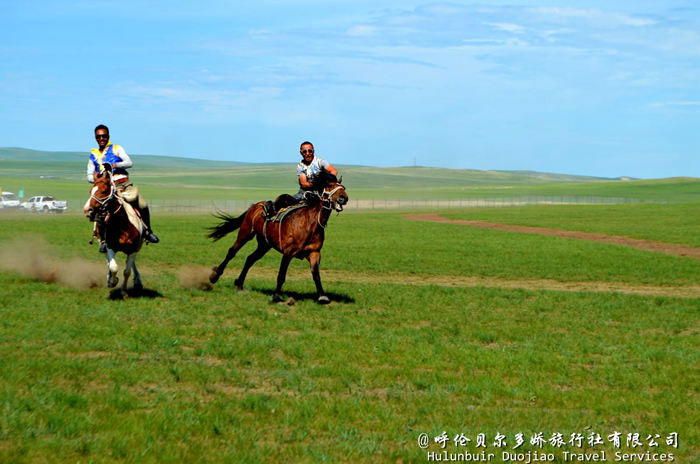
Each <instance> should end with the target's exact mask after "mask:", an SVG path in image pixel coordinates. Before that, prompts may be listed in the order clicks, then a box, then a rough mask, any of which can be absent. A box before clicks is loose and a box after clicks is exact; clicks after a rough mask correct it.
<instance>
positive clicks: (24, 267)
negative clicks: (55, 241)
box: [0, 237, 107, 289]
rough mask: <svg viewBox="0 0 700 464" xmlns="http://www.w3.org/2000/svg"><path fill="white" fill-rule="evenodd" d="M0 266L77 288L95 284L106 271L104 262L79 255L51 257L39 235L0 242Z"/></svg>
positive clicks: (99, 282)
mask: <svg viewBox="0 0 700 464" xmlns="http://www.w3.org/2000/svg"><path fill="white" fill-rule="evenodd" d="M0 269H2V270H3V271H9V272H15V273H17V274H20V275H22V276H25V277H28V278H30V279H35V280H39V281H41V282H49V283H58V284H61V285H66V286H68V287H73V288H77V289H86V288H94V287H99V286H100V285H101V283H102V282H103V281H104V280H105V275H106V274H107V269H106V266H105V265H104V264H103V265H100V264H97V263H94V262H91V261H88V260H85V259H80V258H73V259H70V260H63V259H59V258H54V257H53V256H51V253H50V250H49V247H48V246H47V244H46V242H45V240H44V239H43V238H41V237H27V239H26V240H23V241H12V242H3V243H0Z"/></svg>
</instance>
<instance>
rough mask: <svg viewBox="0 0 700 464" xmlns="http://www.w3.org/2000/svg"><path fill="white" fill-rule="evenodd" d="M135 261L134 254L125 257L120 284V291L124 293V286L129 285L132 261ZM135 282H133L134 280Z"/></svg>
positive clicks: (132, 266)
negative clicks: (122, 280) (122, 279)
mask: <svg viewBox="0 0 700 464" xmlns="http://www.w3.org/2000/svg"><path fill="white" fill-rule="evenodd" d="M135 260H136V253H131V254H130V255H127V256H126V265H125V266H124V282H122V291H124V292H126V286H127V284H128V283H129V277H130V276H131V269H132V268H134V267H135V266H134V261H135ZM134 281H135V280H134Z"/></svg>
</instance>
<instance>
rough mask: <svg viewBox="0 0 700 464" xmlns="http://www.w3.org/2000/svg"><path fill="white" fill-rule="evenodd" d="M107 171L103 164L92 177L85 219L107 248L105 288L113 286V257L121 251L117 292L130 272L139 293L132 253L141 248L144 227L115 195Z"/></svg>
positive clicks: (128, 206) (108, 171)
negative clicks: (94, 225) (121, 277)
mask: <svg viewBox="0 0 700 464" xmlns="http://www.w3.org/2000/svg"><path fill="white" fill-rule="evenodd" d="M111 171H112V169H111V167H110V166H109V165H107V164H105V170H104V171H103V172H102V173H100V174H96V175H95V183H94V184H93V186H92V189H91V190H90V203H89V209H88V214H89V219H90V220H91V221H95V222H96V223H97V228H98V229H99V230H101V232H102V234H103V236H104V239H105V242H106V244H107V267H108V272H107V286H108V287H110V288H112V287H115V286H116V285H117V283H118V282H119V278H118V277H117V271H118V270H119V269H118V266H117V261H116V259H115V255H116V253H117V252H119V251H121V252H122V253H124V254H125V255H126V265H125V267H124V281H123V282H122V286H121V290H122V292H126V286H127V282H128V281H129V276H130V275H131V272H132V271H133V272H134V288H136V289H141V288H143V284H142V283H141V274H140V273H139V271H138V269H137V268H136V253H138V252H139V250H140V249H141V245H142V244H143V238H144V237H143V233H144V230H145V226H144V224H143V221H142V220H141V218H140V217H139V216H138V214H137V213H136V212H135V210H134V208H133V207H132V206H131V205H130V204H129V203H127V202H126V201H125V200H124V199H123V198H122V197H121V195H120V194H119V191H118V189H117V187H116V186H115V184H114V182H113V181H112V175H111Z"/></svg>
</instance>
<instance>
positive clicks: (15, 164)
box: [0, 148, 614, 187]
mask: <svg viewBox="0 0 700 464" xmlns="http://www.w3.org/2000/svg"><path fill="white" fill-rule="evenodd" d="M130 155H131V156H132V157H133V159H134V161H135V165H136V167H135V169H138V170H143V171H153V170H154V168H157V169H158V171H159V172H161V173H164V174H167V175H172V174H176V173H179V174H183V175H187V174H189V175H191V174H193V173H195V172H206V171H210V170H221V169H224V170H225V169H231V168H237V169H238V170H239V169H241V168H243V169H244V170H251V171H254V172H259V170H260V169H264V170H265V169H269V170H271V171H275V170H278V169H280V170H283V171H284V172H285V177H286V176H287V175H288V171H289V169H290V168H289V166H290V165H291V166H295V165H296V161H294V162H291V163H243V162H236V161H214V160H204V159H197V158H182V157H175V156H158V155H140V154H130ZM86 162H87V152H61V151H56V152H52V151H40V150H30V149H26V148H0V163H2V166H3V168H4V169H5V170H6V171H5V173H6V174H7V175H9V174H11V173H12V171H15V172H16V173H19V172H20V171H22V172H24V173H26V174H29V173H35V172H37V171H42V172H43V171H46V167H47V166H49V165H51V164H53V163H66V164H67V165H68V164H71V165H73V166H75V168H74V167H73V166H71V167H70V168H69V167H68V166H65V167H66V168H69V169H71V170H72V169H76V170H77V171H78V174H79V175H80V174H82V172H83V171H84V169H82V170H81V169H78V167H77V165H78V164H80V165H84V164H85V163H86ZM47 163H50V164H47ZM337 167H339V168H342V171H343V172H350V173H353V174H357V175H358V176H357V177H358V178H369V179H371V185H372V186H373V187H376V185H377V180H380V182H381V184H383V185H388V186H396V185H397V183H398V184H401V185H403V184H404V183H405V181H406V179H407V178H420V179H422V182H424V183H425V182H427V183H429V184H436V185H440V186H449V185H463V184H464V183H465V182H468V183H469V184H470V185H503V184H523V183H526V184H527V183H543V182H547V183H551V182H591V181H600V180H614V179H610V178H604V177H592V176H577V175H571V174H554V173H545V172H536V171H480V170H472V169H447V168H432V167H424V166H411V167H408V166H404V167H382V168H378V167H370V166H358V165H345V166H344V165H337ZM183 170H184V172H183ZM190 177H191V176H190ZM355 180H359V179H355ZM360 182H361V181H360ZM359 186H361V185H359Z"/></svg>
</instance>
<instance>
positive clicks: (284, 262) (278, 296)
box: [272, 255, 292, 302]
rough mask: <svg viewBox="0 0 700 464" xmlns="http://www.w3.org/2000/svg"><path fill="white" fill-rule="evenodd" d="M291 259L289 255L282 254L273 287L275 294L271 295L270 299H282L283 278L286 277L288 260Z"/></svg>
mask: <svg viewBox="0 0 700 464" xmlns="http://www.w3.org/2000/svg"><path fill="white" fill-rule="evenodd" d="M291 260H292V256H291V255H282V261H281V262H280V270H279V272H278V273H277V287H276V288H275V294H274V295H273V296H272V301H275V302H277V301H282V285H283V284H284V280H285V279H286V278H287V268H288V267H289V262H290V261H291Z"/></svg>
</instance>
